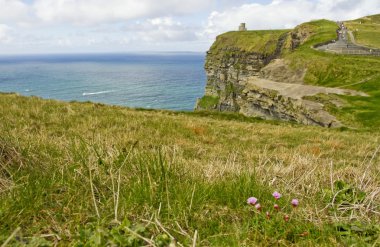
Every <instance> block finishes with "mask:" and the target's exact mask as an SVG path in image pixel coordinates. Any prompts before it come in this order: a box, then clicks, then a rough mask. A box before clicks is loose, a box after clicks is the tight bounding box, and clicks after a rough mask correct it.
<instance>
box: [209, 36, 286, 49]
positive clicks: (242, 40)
mask: <svg viewBox="0 0 380 247" xmlns="http://www.w3.org/2000/svg"><path fill="white" fill-rule="evenodd" d="M286 32H288V30H268V31H266V30H262V31H245V32H238V31H233V32H228V33H224V34H222V35H219V36H218V37H217V38H216V41H215V42H214V44H213V45H212V46H211V48H210V51H218V50H223V51H225V48H226V47H228V48H230V49H236V50H238V51H241V52H256V53H262V54H272V53H273V52H274V51H275V50H276V46H277V41H278V39H279V38H280V36H281V35H282V34H285V33H286Z"/></svg>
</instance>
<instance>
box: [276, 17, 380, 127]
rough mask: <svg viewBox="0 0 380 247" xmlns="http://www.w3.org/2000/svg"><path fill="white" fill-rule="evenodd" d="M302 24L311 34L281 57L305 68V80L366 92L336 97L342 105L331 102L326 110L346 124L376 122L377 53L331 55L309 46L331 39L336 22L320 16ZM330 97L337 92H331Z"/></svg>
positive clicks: (379, 122) (379, 93)
mask: <svg viewBox="0 0 380 247" xmlns="http://www.w3.org/2000/svg"><path fill="white" fill-rule="evenodd" d="M304 25H305V24H303V25H301V27H302V26H304ZM306 26H307V28H309V29H311V30H314V31H313V33H314V35H312V36H311V37H310V38H309V39H308V40H307V41H306V42H305V43H304V44H303V45H301V46H300V47H299V48H297V49H296V50H295V51H294V52H291V53H285V55H284V58H285V59H287V60H289V61H290V62H291V64H292V66H293V67H306V68H307V74H306V76H305V82H306V83H307V84H312V85H318V86H327V87H344V88H348V89H354V90H359V91H363V92H366V93H367V94H369V95H370V96H371V97H368V98H367V97H344V96H342V97H339V98H340V99H342V100H343V101H344V102H346V106H345V107H343V108H342V109H337V108H336V107H333V106H331V107H330V109H329V110H330V111H332V112H334V114H335V115H337V116H338V118H339V119H341V120H342V121H343V122H344V123H345V124H347V125H349V126H353V127H367V128H375V127H377V126H380V57H367V56H350V55H335V54H329V53H325V52H321V51H316V50H314V49H312V48H311V46H313V45H315V44H318V43H321V42H324V41H328V40H332V39H335V30H336V28H337V26H336V24H335V23H334V22H330V21H324V20H322V21H314V22H310V23H307V24H306ZM379 33H380V32H379ZM334 97H338V96H332V98H334Z"/></svg>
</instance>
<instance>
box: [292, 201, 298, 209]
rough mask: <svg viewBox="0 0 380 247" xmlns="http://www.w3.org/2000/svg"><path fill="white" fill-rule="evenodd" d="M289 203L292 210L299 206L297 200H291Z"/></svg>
mask: <svg viewBox="0 0 380 247" xmlns="http://www.w3.org/2000/svg"><path fill="white" fill-rule="evenodd" d="M291 203H292V206H293V208H296V207H297V206H298V204H299V201H298V200H297V199H293V200H292V202H291Z"/></svg>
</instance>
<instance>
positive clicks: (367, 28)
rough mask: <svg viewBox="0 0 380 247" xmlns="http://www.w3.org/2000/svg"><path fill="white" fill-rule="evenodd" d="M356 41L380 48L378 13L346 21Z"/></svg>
mask: <svg viewBox="0 0 380 247" xmlns="http://www.w3.org/2000/svg"><path fill="white" fill-rule="evenodd" d="M346 25H347V26H348V28H350V29H351V30H352V31H353V34H354V36H355V40H356V42H357V43H359V44H362V45H366V46H369V47H374V48H380V14H379V15H371V16H367V17H363V18H360V19H357V20H353V21H348V22H346Z"/></svg>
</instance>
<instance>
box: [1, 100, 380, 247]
mask: <svg viewBox="0 0 380 247" xmlns="http://www.w3.org/2000/svg"><path fill="white" fill-rule="evenodd" d="M205 114H206V113H202V112H201V113H173V112H165V111H136V110H129V109H126V108H121V107H111V106H103V105H99V104H91V103H62V102H56V101H50V100H49V101H48V100H41V99H38V98H26V97H20V96H15V95H4V94H1V95H0V116H1V121H0V225H1V227H0V243H1V242H3V241H5V239H7V238H8V237H9V236H11V234H12V232H13V231H14V230H15V229H17V227H21V229H20V231H18V232H17V233H16V234H15V235H14V236H13V237H12V238H10V239H11V242H10V244H12V245H16V244H21V243H23V242H24V243H25V242H29V243H38V244H42V243H44V241H45V240H47V241H49V243H57V244H60V245H68V244H75V243H76V244H78V245H79V246H81V244H83V243H85V242H86V243H87V244H89V245H90V246H95V245H97V244H98V245H105V244H106V243H107V242H108V244H110V243H111V242H112V243H119V244H120V245H124V246H127V245H128V244H129V245H130V246H133V244H134V246H141V245H143V244H146V243H145V241H156V242H155V243H156V244H157V245H161V246H165V243H168V237H167V236H168V235H169V234H170V235H172V236H173V237H175V238H176V239H177V240H178V241H179V242H180V243H181V244H183V245H184V246H188V245H191V244H192V241H193V240H194V235H195V232H196V231H197V233H198V235H197V236H198V237H197V243H198V245H200V246H242V245H260V246H270V245H286V246H289V245H302V246H315V245H322V246H331V245H332V244H333V245H348V244H350V243H356V244H357V245H358V246H362V245H363V244H364V242H365V241H367V243H370V244H375V242H376V241H377V243H379V242H378V241H379V237H380V229H379V228H380V226H379V225H376V224H378V222H379V220H380V218H379V215H378V214H377V215H376V214H374V213H373V212H379V210H380V208H379V203H380V200H379V197H378V193H379V188H378V184H379V183H380V177H379V176H378V174H379V172H380V166H379V165H378V164H379V162H380V159H379V157H378V155H377V154H376V153H375V150H376V149H377V148H378V145H379V140H380V139H379V137H380V133H379V132H371V133H369V132H355V131H339V130H331V129H321V128H316V127H307V126H299V125H291V124H288V123H279V122H273V123H270V122H264V121H258V120H255V119H249V118H243V117H239V116H237V117H236V118H235V119H234V115H218V114H214V115H211V117H209V116H203V115H205ZM206 115H207V114H206ZM229 119H232V120H229ZM372 156H373V158H372V159H371V157H372ZM118 181H119V182H118ZM337 181H344V183H346V185H344V184H343V183H338V182H337ZM118 184H119V185H120V190H119V191H120V193H119V195H120V196H119V199H116V198H115V195H117V194H118V193H117V191H118V189H117V188H118ZM334 184H335V185H334ZM348 184H349V185H350V186H348ZM345 186H346V187H345ZM274 190H278V191H280V192H281V193H282V194H283V198H281V199H280V201H279V204H280V205H281V207H282V212H281V213H274V212H273V213H272V218H271V220H267V219H266V218H265V216H264V215H263V214H260V213H257V212H256V211H255V210H254V209H253V207H249V206H248V205H246V203H245V201H246V199H247V197H249V196H256V197H258V198H259V200H260V202H261V204H262V205H263V207H264V209H263V210H264V211H267V210H268V211H272V209H271V208H272V206H273V203H274V202H273V199H272V198H271V193H272V192H273V191H274ZM363 192H364V193H365V194H363ZM293 197H297V198H299V199H300V207H299V208H298V210H295V211H293V210H292V209H291V208H290V205H289V201H290V199H291V198H293ZM115 201H118V203H115ZM115 205H117V210H116V211H117V214H116V213H115ZM285 213H290V216H291V219H290V222H288V223H286V222H284V220H283V216H284V214H285ZM115 215H116V216H115ZM115 218H117V220H119V221H122V222H123V224H121V225H119V224H115V220H114V219H115ZM126 219H128V220H129V221H127V220H126ZM112 222H113V223H112ZM129 222H132V223H129ZM376 222H377V223H376ZM111 223H112V224H111ZM137 223H141V224H142V225H136V224H137ZM112 226H113V227H112ZM334 226H336V227H334ZM376 227H377V228H376ZM376 229H377V230H376ZM131 231H133V232H137V233H138V234H139V235H140V237H137V235H136V233H131ZM165 231H167V233H165ZM141 236H145V237H146V238H148V239H147V240H142V239H141ZM150 237H152V238H153V239H152V240H149V239H150ZM16 239H17V240H16ZM169 239H170V238H169ZM45 243H46V242H45Z"/></svg>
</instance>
